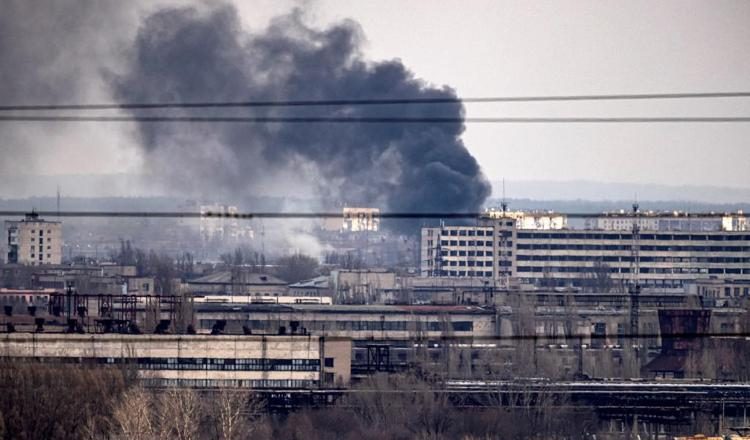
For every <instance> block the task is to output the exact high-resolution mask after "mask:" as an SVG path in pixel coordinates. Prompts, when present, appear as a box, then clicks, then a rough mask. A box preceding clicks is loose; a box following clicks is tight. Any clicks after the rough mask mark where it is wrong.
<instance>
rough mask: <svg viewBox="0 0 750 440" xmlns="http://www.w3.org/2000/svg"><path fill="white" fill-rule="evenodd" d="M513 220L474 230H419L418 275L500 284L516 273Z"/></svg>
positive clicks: (445, 228) (493, 222) (453, 228)
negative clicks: (420, 231) (462, 278)
mask: <svg viewBox="0 0 750 440" xmlns="http://www.w3.org/2000/svg"><path fill="white" fill-rule="evenodd" d="M515 225H516V220H515V219H513V218H501V219H494V220H486V221H483V222H482V224H480V225H476V226H442V227H439V228H422V242H421V252H420V254H421V264H420V269H421V275H422V276H441V277H466V276H469V277H482V278H488V279H493V280H501V279H506V278H509V277H513V276H514V274H515V272H516V267H515V261H514V258H513V257H514V252H513V248H514V246H515V242H516V227H515Z"/></svg>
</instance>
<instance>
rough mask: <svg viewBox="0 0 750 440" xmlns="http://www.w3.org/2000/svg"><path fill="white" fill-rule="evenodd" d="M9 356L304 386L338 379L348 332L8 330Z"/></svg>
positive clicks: (157, 381) (142, 374) (165, 375)
mask: <svg viewBox="0 0 750 440" xmlns="http://www.w3.org/2000/svg"><path fill="white" fill-rule="evenodd" d="M0 350H2V353H3V356H4V357H6V358H9V359H39V360H44V361H45V362H60V363H68V364H69V363H93V364H99V365H121V364H127V365H131V366H134V367H135V368H136V369H137V371H138V377H139V378H140V379H141V380H142V381H143V382H144V383H145V384H146V385H149V386H159V387H163V386H188V387H199V388H204V387H211V388H214V387H233V388H237V387H241V388H274V389H311V388H319V387H335V386H346V385H348V384H349V380H350V375H351V340H349V339H346V338H322V337H318V336H314V335H304V336H302V335H294V336H292V335H286V336H278V335H275V336H268V335H267V336H249V335H242V336H238V335H234V336H232V335H222V336H216V335H174V336H173V335H117V334H87V335H78V334H42V333H8V334H5V335H2V337H0Z"/></svg>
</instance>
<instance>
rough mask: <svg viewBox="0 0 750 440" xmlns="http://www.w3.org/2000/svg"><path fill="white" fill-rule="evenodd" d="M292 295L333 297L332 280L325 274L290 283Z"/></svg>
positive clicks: (290, 293)
mask: <svg viewBox="0 0 750 440" xmlns="http://www.w3.org/2000/svg"><path fill="white" fill-rule="evenodd" d="M289 295H290V296H311V297H324V296H327V297H331V298H332V297H333V288H332V287H331V280H330V278H329V277H327V276H325V275H321V276H319V277H315V278H311V279H309V280H303V281H300V282H297V283H293V284H290V285H289Z"/></svg>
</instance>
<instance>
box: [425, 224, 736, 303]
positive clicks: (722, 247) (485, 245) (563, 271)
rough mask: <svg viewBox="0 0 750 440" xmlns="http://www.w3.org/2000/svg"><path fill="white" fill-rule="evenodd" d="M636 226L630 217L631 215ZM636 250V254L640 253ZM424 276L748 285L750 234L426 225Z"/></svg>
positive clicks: (677, 287) (659, 287)
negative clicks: (733, 282)
mask: <svg viewBox="0 0 750 440" xmlns="http://www.w3.org/2000/svg"><path fill="white" fill-rule="evenodd" d="M631 229H632V218H631ZM636 251H637V252H636ZM420 272H421V275H422V276H449V277H450V276H455V277H481V278H493V279H495V280H498V279H499V280H502V279H503V278H504V277H512V278H516V279H518V280H519V281H521V282H525V283H532V284H538V285H544V286H548V287H552V286H557V287H567V286H574V287H587V286H588V287H592V286H597V285H601V284H602V282H603V281H605V279H609V280H611V282H612V284H613V285H615V286H614V287H616V286H620V287H623V286H626V285H628V284H629V283H631V282H633V281H634V280H635V279H636V278H637V281H638V283H639V284H640V285H641V286H642V287H644V288H646V289H652V290H656V291H668V290H673V291H682V290H683V286H684V285H685V284H687V283H690V282H693V281H695V280H700V279H709V278H717V279H731V280H736V281H742V280H750V233H748V232H740V231H723V230H718V231H669V230H666V231H658V230H657V231H654V230H651V231H647V230H642V231H641V232H640V233H639V235H638V236H636V237H633V233H632V231H629V230H617V229H611V230H601V229H598V230H594V229H588V230H586V229H549V230H523V229H518V228H516V226H515V220H513V219H493V220H490V221H485V223H484V224H482V225H478V226H443V227H437V228H422V243H421V267H420Z"/></svg>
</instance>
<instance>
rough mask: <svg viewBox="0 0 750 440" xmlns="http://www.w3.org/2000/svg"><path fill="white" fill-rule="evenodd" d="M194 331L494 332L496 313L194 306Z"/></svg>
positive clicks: (366, 335)
mask: <svg viewBox="0 0 750 440" xmlns="http://www.w3.org/2000/svg"><path fill="white" fill-rule="evenodd" d="M195 313H196V318H197V322H198V331H199V332H200V331H203V332H208V331H211V330H212V329H214V328H216V326H217V324H218V325H219V326H220V327H221V328H222V329H224V330H225V331H226V332H228V333H233V332H236V333H239V332H242V331H243V330H246V331H250V332H252V333H253V334H279V333H285V334H299V333H304V334H315V335H320V336H326V337H350V338H352V339H355V340H373V339H413V338H440V337H443V336H466V337H482V336H495V335H496V326H495V321H496V314H497V311H496V310H493V309H490V308H482V307H476V306H427V305H425V306H376V305H367V306H363V305H328V306H323V305H309V304H294V305H261V304H251V305H230V304H226V305H225V304H196V310H195Z"/></svg>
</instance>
